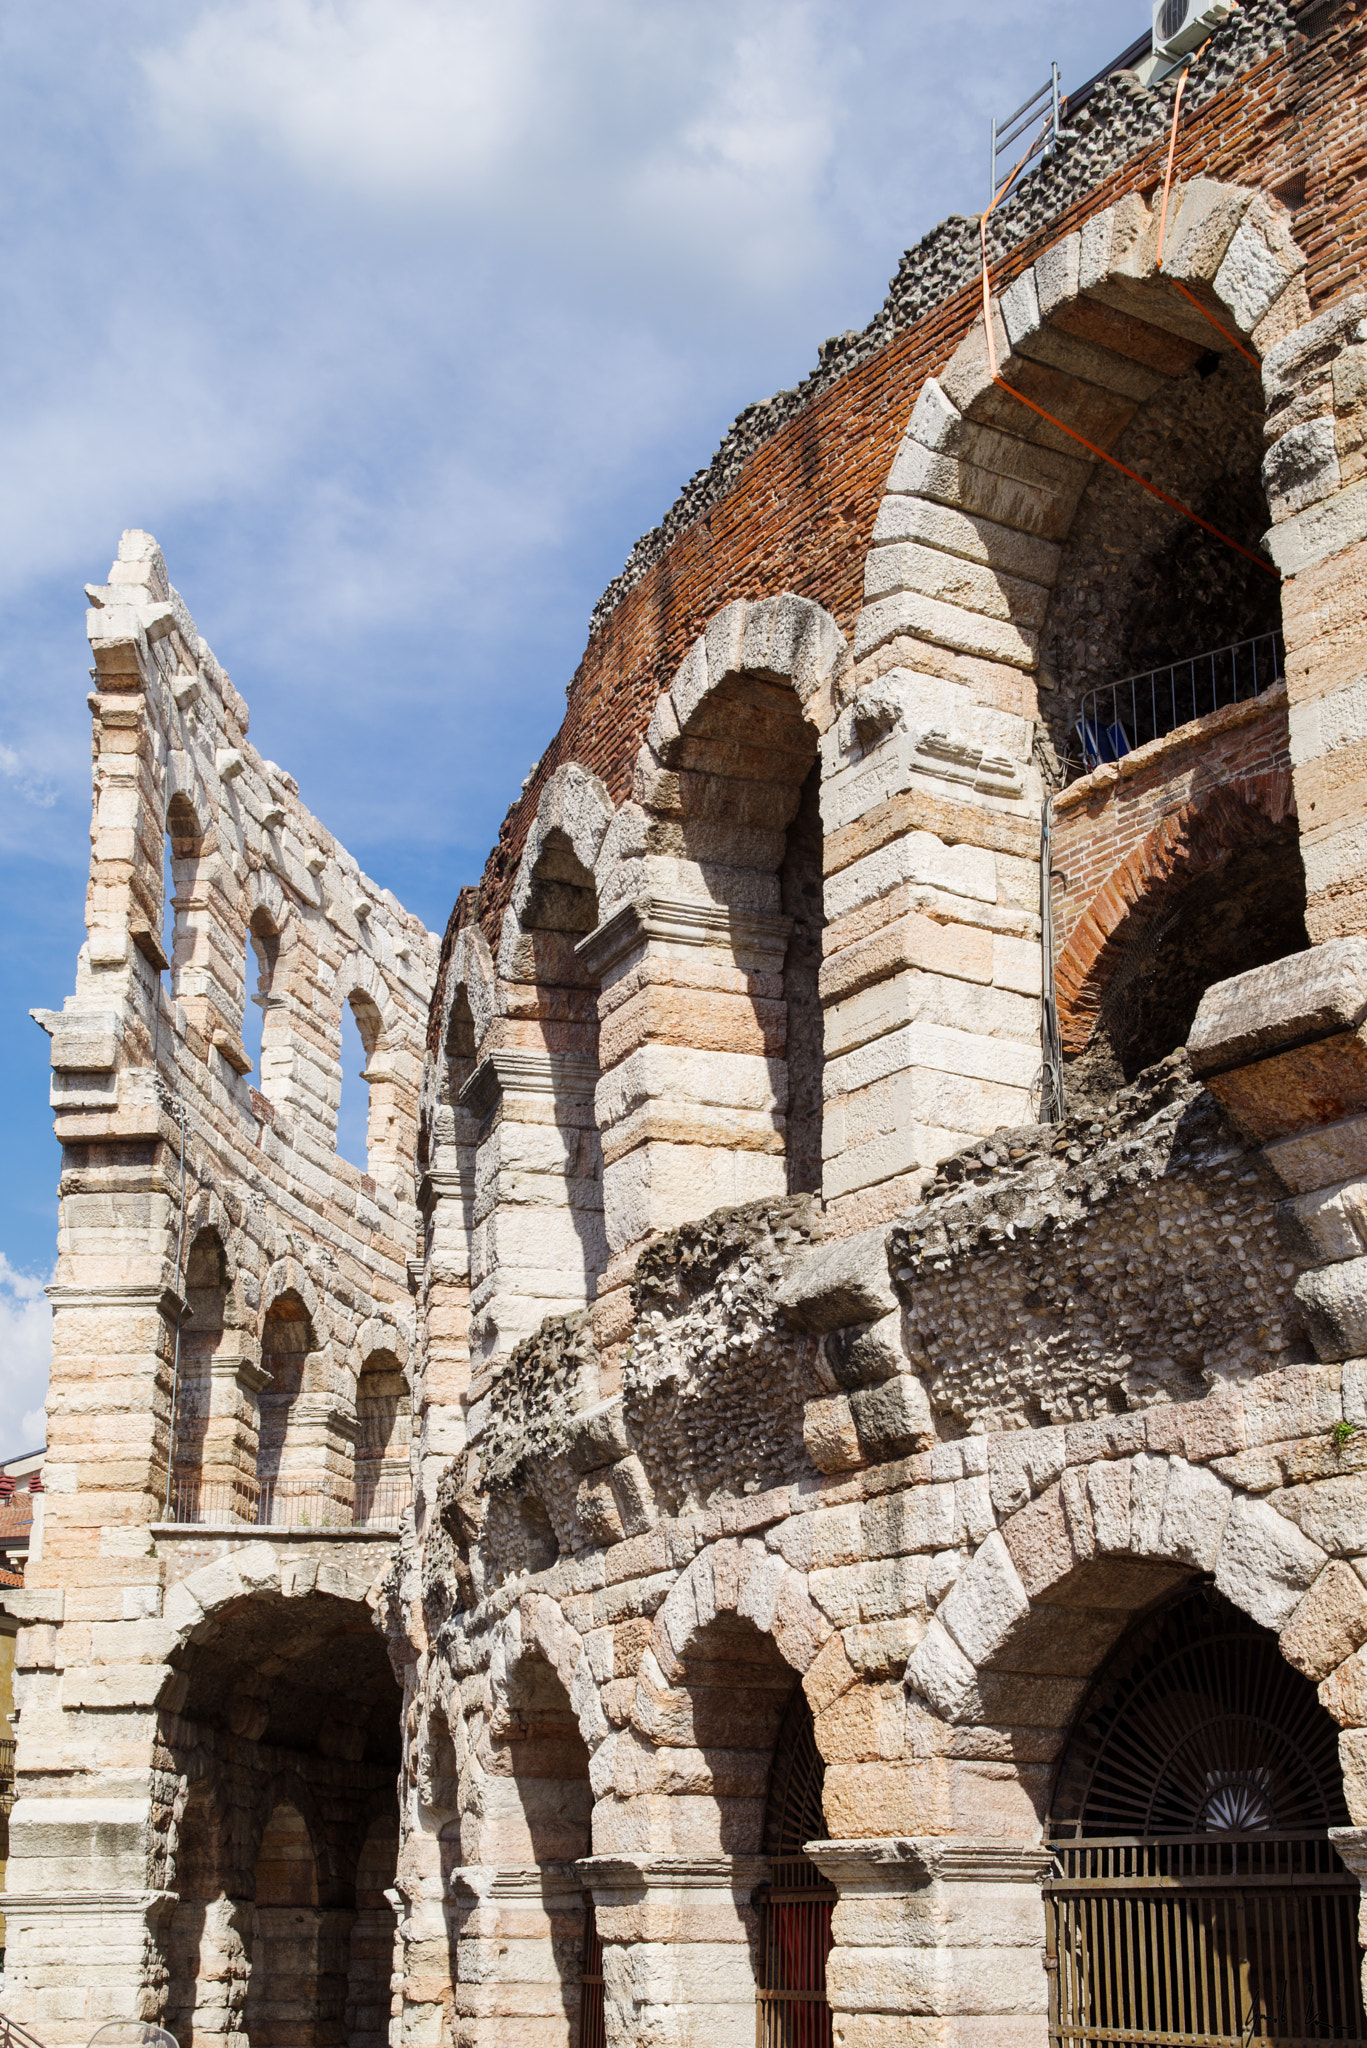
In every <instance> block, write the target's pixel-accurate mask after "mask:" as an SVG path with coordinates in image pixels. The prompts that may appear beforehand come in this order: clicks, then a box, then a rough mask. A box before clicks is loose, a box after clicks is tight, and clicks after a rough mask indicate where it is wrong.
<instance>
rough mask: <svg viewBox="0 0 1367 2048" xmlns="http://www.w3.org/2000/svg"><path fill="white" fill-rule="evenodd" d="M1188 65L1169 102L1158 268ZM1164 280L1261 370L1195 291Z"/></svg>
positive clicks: (1161, 264) (1164, 232)
mask: <svg viewBox="0 0 1367 2048" xmlns="http://www.w3.org/2000/svg"><path fill="white" fill-rule="evenodd" d="M1190 69H1191V66H1190V64H1187V65H1184V66H1183V69H1182V76H1181V77H1180V78H1179V79H1178V81H1177V92H1176V95H1175V97H1174V99H1173V103H1172V132H1171V134H1170V135H1169V136H1168V164H1167V169H1166V170H1165V171H1164V173H1163V211H1162V212H1161V214H1160V215H1159V217H1158V255H1157V257H1156V258H1155V261H1154V266H1153V267H1154V269H1155V270H1161V269H1162V268H1163V244H1164V243H1165V242H1166V240H1167V236H1168V194H1169V192H1170V191H1171V190H1172V165H1173V158H1174V157H1175V156H1176V154H1177V122H1178V118H1179V116H1180V114H1181V111H1182V95H1183V93H1184V92H1185V91H1186V89H1187V72H1188V71H1189V70H1190ZM1168 283H1169V284H1173V285H1176V287H1177V289H1178V291H1179V292H1181V294H1182V297H1183V298H1184V299H1190V300H1191V303H1192V305H1193V306H1195V308H1196V310H1197V312H1198V313H1204V314H1205V316H1206V318H1207V320H1209V322H1210V324H1211V326H1212V327H1213V328H1215V330H1216V332H1217V333H1219V334H1223V336H1224V337H1225V340H1226V341H1227V342H1228V343H1229V345H1230V347H1231V348H1237V349H1238V351H1239V354H1240V355H1241V356H1242V357H1243V359H1244V361H1245V362H1247V363H1252V365H1253V367H1254V369H1255V370H1261V368H1262V364H1261V363H1260V362H1259V361H1258V358H1257V357H1256V356H1255V355H1251V354H1250V353H1249V351H1248V350H1247V349H1246V348H1245V347H1244V345H1243V343H1242V342H1241V341H1240V340H1239V338H1238V336H1237V335H1234V334H1231V333H1230V331H1229V329H1228V328H1227V327H1224V326H1222V325H1221V323H1220V322H1219V321H1218V320H1217V319H1216V317H1215V315H1214V314H1213V313H1212V312H1211V311H1210V310H1209V309H1208V308H1207V307H1205V306H1203V305H1202V304H1201V301H1200V300H1199V299H1198V298H1197V296H1196V294H1195V292H1189V291H1188V290H1187V288H1186V286H1185V285H1184V284H1183V283H1182V281H1181V279H1180V278H1176V277H1170V278H1169V279H1168Z"/></svg>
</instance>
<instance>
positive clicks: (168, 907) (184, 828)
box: [133, 789, 213, 989]
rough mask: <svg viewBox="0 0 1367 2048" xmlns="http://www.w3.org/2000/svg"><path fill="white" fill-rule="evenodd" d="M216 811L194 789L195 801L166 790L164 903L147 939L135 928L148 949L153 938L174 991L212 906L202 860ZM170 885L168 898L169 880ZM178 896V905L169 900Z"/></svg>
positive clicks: (160, 885)
mask: <svg viewBox="0 0 1367 2048" xmlns="http://www.w3.org/2000/svg"><path fill="white" fill-rule="evenodd" d="M212 819H213V812H212V809H211V808H210V806H209V805H208V803H207V801H206V800H205V798H204V795H203V792H202V791H200V790H198V789H196V790H195V791H194V795H193V797H192V796H191V794H190V793H189V792H187V791H186V790H182V789H174V790H170V791H169V792H168V797H167V803H166V817H165V825H164V832H165V837H164V840H162V842H161V843H162V846H163V856H162V872H161V873H160V874H159V875H158V876H157V884H156V895H157V901H158V902H159V903H160V905H161V914H160V919H159V923H158V926H157V931H158V932H159V933H160V937H157V936H156V934H155V933H151V934H148V935H147V936H144V935H143V934H142V933H141V932H140V931H139V930H138V928H137V925H136V921H135V924H134V929H133V937H134V939H135V940H136V941H138V942H139V943H140V944H141V945H143V947H144V949H146V948H147V946H148V943H149V939H155V951H154V952H153V954H152V958H153V959H154V961H156V963H157V964H163V948H164V964H165V965H166V966H167V967H169V968H170V970H171V987H172V988H173V989H174V988H175V987H176V986H177V982H176V977H177V975H178V974H179V972H180V970H181V969H182V968H183V967H186V966H188V965H189V964H190V963H191V961H192V960H193V958H194V956H195V954H196V952H197V950H198V949H199V943H200V931H201V928H202V926H203V923H204V919H205V916H206V914H207V912H208V908H209V906H208V904H207V902H206V901H204V900H202V898H203V895H204V892H203V890H202V888H201V886H200V885H201V862H202V860H203V856H204V853H205V850H206V848H207V846H208V844H209V842H210V838H211V834H212ZM168 880H169V882H170V884H171V893H170V896H168V894H167V887H166V885H167V882H168ZM172 897H173V898H174V901H172V900H171V898H172Z"/></svg>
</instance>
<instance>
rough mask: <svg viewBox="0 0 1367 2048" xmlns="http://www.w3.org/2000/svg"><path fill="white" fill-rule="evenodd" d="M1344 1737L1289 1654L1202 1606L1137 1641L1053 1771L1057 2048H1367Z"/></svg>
mask: <svg viewBox="0 0 1367 2048" xmlns="http://www.w3.org/2000/svg"><path fill="white" fill-rule="evenodd" d="M1337 1734H1338V1731H1337V1729H1336V1727H1335V1725H1334V1723H1333V1721H1332V1720H1331V1719H1330V1717H1329V1715H1328V1714H1327V1713H1326V1712H1325V1710H1324V1708H1323V1707H1322V1706H1321V1705H1320V1703H1319V1700H1318V1698H1317V1696H1316V1692H1315V1687H1314V1686H1313V1685H1312V1684H1311V1682H1310V1681H1309V1680H1308V1679H1306V1678H1303V1677H1301V1675H1300V1674H1299V1673H1298V1672H1296V1671H1294V1670H1292V1668H1291V1666H1290V1665H1289V1664H1287V1662H1286V1661H1285V1659H1284V1658H1283V1657H1282V1655H1281V1652H1280V1650H1279V1649H1278V1646H1277V1642H1276V1638H1275V1637H1274V1636H1272V1635H1271V1634H1269V1632H1268V1631H1267V1630H1266V1629H1262V1628H1259V1627H1258V1625H1257V1624H1256V1623H1255V1622H1253V1621H1251V1620H1249V1618H1248V1617H1247V1616H1246V1615H1243V1614H1240V1613H1239V1612H1238V1610H1237V1609H1236V1608H1234V1607H1233V1606H1231V1604H1230V1603H1229V1601H1227V1600H1225V1599H1224V1598H1223V1597H1222V1596H1221V1595H1220V1594H1219V1593H1217V1592H1216V1591H1215V1589H1214V1588H1213V1587H1211V1586H1209V1585H1205V1584H1201V1585H1196V1586H1193V1587H1189V1588H1188V1589H1186V1590H1185V1591H1183V1592H1182V1593H1180V1594H1179V1595H1178V1596H1177V1597H1176V1598H1175V1599H1173V1600H1172V1601H1170V1602H1168V1603H1166V1604H1165V1605H1164V1606H1163V1607H1162V1608H1160V1609H1159V1611H1158V1612H1157V1613H1156V1614H1154V1615H1151V1616H1149V1617H1148V1618H1147V1619H1145V1620H1144V1621H1142V1622H1141V1623H1139V1624H1138V1625H1137V1626H1136V1627H1135V1628H1134V1629H1132V1630H1131V1631H1130V1633H1129V1635H1128V1636H1127V1637H1126V1638H1125V1640H1124V1641H1123V1642H1122V1644H1121V1646H1120V1649H1119V1650H1118V1651H1117V1652H1116V1654H1115V1655H1114V1656H1113V1657H1112V1658H1111V1660H1110V1662H1109V1664H1108V1665H1107V1667H1106V1669H1105V1670H1104V1671H1103V1673H1102V1675H1101V1677H1100V1679H1099V1680H1098V1681H1097V1683H1096V1684H1095V1685H1094V1686H1093V1688H1092V1691H1091V1693H1090V1695H1089V1697H1088V1698H1087V1700H1086V1701H1085V1702H1084V1704H1083V1708H1082V1711H1081V1713H1080V1715H1079V1716H1078V1720H1077V1724H1076V1726H1075V1728H1074V1730H1073V1734H1072V1737H1071V1739H1070V1742H1069V1745H1068V1748H1067V1750H1066V1752H1065V1754H1064V1757H1063V1761H1062V1764H1061V1766H1060V1771H1059V1778H1058V1783H1057V1786H1056V1790H1055V1797H1054V1803H1053V1816H1052V1820H1051V1824H1050V1833H1051V1841H1052V1846H1053V1849H1054V1856H1055V1861H1054V1869H1053V1873H1052V1876H1051V1878H1050V1880H1049V1881H1048V1883H1047V1885H1046V1887H1045V1890H1046V1904H1047V1926H1048V1946H1047V1965H1048V1969H1049V1973H1050V2039H1051V2043H1052V2044H1054V2048H1084V2044H1088V2048H1090V2044H1092V2043H1101V2042H1110V2043H1125V2044H1132V2048H1142V2044H1146V2043H1159V2042H1164V2043H1167V2042H1182V2043H1184V2044H1192V2048H1235V2044H1239V2048H1284V2044H1289V2043H1296V2044H1299V2048H1304V2044H1308V2043H1312V2042H1321V2041H1325V2042H1327V2041H1335V2042H1339V2043H1354V2044H1362V2043H1363V2042H1364V2041H1365V2040H1367V2030H1365V2029H1364V2019H1363V2006H1362V1990H1361V1973H1360V1968H1359V1955H1358V1944H1357V1917H1358V1904H1359V1888H1358V1884H1357V1881H1356V1879H1355V1878H1353V1877H1352V1876H1350V1874H1349V1873H1348V1871H1347V1870H1346V1869H1345V1868H1344V1866H1343V1864H1342V1863H1341V1862H1340V1860H1339V1857H1338V1855H1337V1853H1336V1851H1335V1849H1334V1845H1333V1843H1332V1842H1331V1841H1330V1839H1329V1834H1328V1830H1329V1829H1330V1828H1331V1827H1334V1826H1340V1825H1346V1823H1347V1820H1348V1813H1347V1809H1346V1807H1345V1805H1344V1800H1343V1788H1342V1784H1341V1781H1340V1777H1339V1768H1338V1744H1337Z"/></svg>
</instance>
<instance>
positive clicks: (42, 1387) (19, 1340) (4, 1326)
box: [0, 1252, 52, 1457]
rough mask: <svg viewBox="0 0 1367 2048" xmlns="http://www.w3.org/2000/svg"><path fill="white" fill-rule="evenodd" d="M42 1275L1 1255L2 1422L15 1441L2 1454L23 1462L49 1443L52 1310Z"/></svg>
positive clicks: (7, 1445)
mask: <svg viewBox="0 0 1367 2048" xmlns="http://www.w3.org/2000/svg"><path fill="white" fill-rule="evenodd" d="M43 1285H44V1283H43V1280H42V1279H41V1277H40V1276H39V1275H38V1274H36V1273H21V1272H19V1271H18V1270H17V1269H16V1268H15V1267H13V1266H12V1265H11V1264H10V1262H9V1260H8V1259H7V1258H6V1257H5V1255H4V1253H3V1252H0V1417H3V1427H4V1431H5V1435H6V1437H8V1438H9V1439H10V1442H8V1443H7V1444H5V1445H4V1446H3V1447H0V1455H4V1456H8V1457H17V1456H18V1454H19V1453H20V1452H21V1451H33V1450H37V1449H38V1447H39V1446H40V1445H41V1444H42V1443H44V1442H45V1441H46V1438H47V1416H46V1414H45V1412H44V1408H43V1403H44V1401H45V1400H46V1399H47V1382H48V1372H49V1369H50V1366H51V1363H52V1310H51V1309H50V1308H49V1306H48V1302H47V1297H46V1295H45V1294H44V1293H43Z"/></svg>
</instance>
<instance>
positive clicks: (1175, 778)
mask: <svg viewBox="0 0 1367 2048" xmlns="http://www.w3.org/2000/svg"><path fill="white" fill-rule="evenodd" d="M1183 734H1188V735H1190V737H1188V738H1183ZM1131 763H1137V764H1139V765H1138V766H1137V768H1136V767H1131ZM1125 769H1129V771H1130V772H1128V773H1125V772H1123V771H1124V770H1125ZM1274 769H1280V770H1283V771H1285V773H1286V774H1288V775H1289V774H1290V772H1291V752H1290V743H1289V740H1288V737H1287V729H1286V685H1285V684H1284V683H1281V684H1279V685H1278V686H1277V687H1276V688H1275V689H1273V690H1269V691H1268V692H1267V693H1266V695H1265V696H1262V697H1259V698H1256V699H1255V700H1254V701H1253V702H1252V703H1250V704H1235V705H1231V706H1230V707H1229V708H1228V709H1227V710H1224V711H1216V712H1213V713H1212V714H1211V715H1210V716H1209V717H1208V718H1204V719H1198V720H1197V721H1196V722H1195V723H1194V724H1193V725H1187V726H1183V727H1182V728H1181V730H1180V731H1179V732H1175V733H1169V734H1168V736H1167V738H1166V739H1161V740H1154V741H1152V742H1151V743H1150V744H1149V745H1148V746H1146V747H1141V748H1140V749H1139V750H1138V752H1137V753H1134V754H1131V755H1130V756H1129V760H1128V761H1127V762H1125V763H1123V764H1121V765H1120V766H1111V767H1106V768H1097V769H1095V770H1094V771H1093V773H1092V774H1091V775H1088V776H1086V777H1084V779H1083V780H1082V781H1081V782H1077V783H1074V784H1073V785H1072V786H1071V787H1070V788H1069V789H1066V790H1064V791H1063V793H1062V796H1061V797H1060V798H1059V799H1057V800H1056V801H1055V806H1054V862H1053V874H1054V945H1055V947H1056V949H1057V950H1058V952H1060V953H1062V951H1063V949H1064V947H1065V946H1066V945H1067V943H1068V940H1069V938H1070V937H1071V935H1072V933H1073V930H1074V927H1075V926H1076V924H1077V922H1078V919H1079V918H1080V917H1081V916H1082V913H1083V911H1084V910H1085V909H1086V908H1087V905H1088V904H1089V903H1090V902H1091V901H1092V899H1093V897H1094V896H1095V895H1096V893H1097V891H1098V889H1100V887H1101V885H1102V883H1103V882H1104V881H1105V880H1106V878H1107V877H1108V876H1109V875H1111V874H1113V873H1114V872H1115V870H1116V869H1117V868H1118V867H1119V866H1120V864H1121V862H1122V861H1124V860H1125V859H1127V858H1128V856H1129V855H1130V854H1132V853H1134V852H1135V850H1136V849H1137V848H1138V847H1139V846H1141V845H1142V844H1143V842H1144V841H1145V840H1146V839H1147V838H1148V836H1149V834H1150V832H1152V830H1153V828H1154V826H1155V825H1156V824H1157V823H1158V822H1159V820H1160V819H1161V818H1164V817H1166V816H1168V815H1169V814H1170V813H1171V812H1174V811H1179V810H1181V809H1182V808H1183V807H1184V806H1185V805H1186V804H1188V803H1190V802H1192V801H1193V800H1194V799H1199V798H1200V797H1201V796H1203V795H1204V794H1205V792H1206V791H1207V790H1209V789H1214V788H1217V787H1221V786H1223V787H1225V788H1229V789H1232V790H1233V791H1234V792H1235V793H1236V794H1238V793H1239V786H1240V785H1241V784H1243V783H1248V782H1252V781H1254V780H1255V779H1257V778H1259V777H1265V776H1266V775H1268V774H1269V773H1271V771H1273V770H1274Z"/></svg>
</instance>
